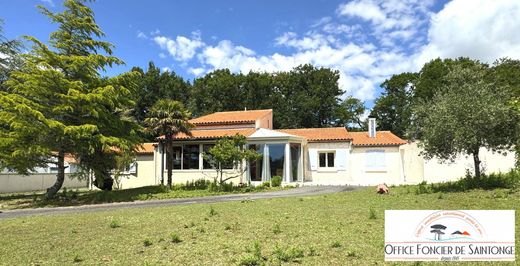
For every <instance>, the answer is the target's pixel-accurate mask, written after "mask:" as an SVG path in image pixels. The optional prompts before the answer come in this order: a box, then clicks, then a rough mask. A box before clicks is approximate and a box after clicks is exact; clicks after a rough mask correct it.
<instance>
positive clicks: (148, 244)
mask: <svg viewBox="0 0 520 266" xmlns="http://www.w3.org/2000/svg"><path fill="white" fill-rule="evenodd" d="M152 244H153V243H152V241H151V240H150V239H145V240H144V241H143V245H144V246H145V247H149V246H151V245H152Z"/></svg>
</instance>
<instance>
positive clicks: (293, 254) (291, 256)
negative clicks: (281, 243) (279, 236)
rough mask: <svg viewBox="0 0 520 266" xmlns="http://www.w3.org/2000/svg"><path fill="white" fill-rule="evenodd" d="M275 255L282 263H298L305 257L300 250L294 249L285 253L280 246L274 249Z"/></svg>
mask: <svg viewBox="0 0 520 266" xmlns="http://www.w3.org/2000/svg"><path fill="white" fill-rule="evenodd" d="M274 255H275V256H276V258H277V259H279V260H280V261H282V262H297V261H298V260H299V259H301V258H303V257H304V256H305V254H304V252H303V250H302V249H300V248H296V247H292V248H289V249H287V250H286V251H285V250H283V249H281V248H280V247H278V246H276V247H275V248H274Z"/></svg>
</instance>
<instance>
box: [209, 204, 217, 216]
mask: <svg viewBox="0 0 520 266" xmlns="http://www.w3.org/2000/svg"><path fill="white" fill-rule="evenodd" d="M215 215H217V211H215V209H213V206H210V207H209V216H210V217H211V216H215Z"/></svg>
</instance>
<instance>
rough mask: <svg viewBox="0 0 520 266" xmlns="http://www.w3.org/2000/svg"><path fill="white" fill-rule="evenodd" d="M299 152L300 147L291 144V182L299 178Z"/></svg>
mask: <svg viewBox="0 0 520 266" xmlns="http://www.w3.org/2000/svg"><path fill="white" fill-rule="evenodd" d="M300 152H301V146H300V144H293V143H291V173H292V176H291V178H292V180H291V181H293V182H294V181H298V176H299V169H300V168H299V162H300Z"/></svg>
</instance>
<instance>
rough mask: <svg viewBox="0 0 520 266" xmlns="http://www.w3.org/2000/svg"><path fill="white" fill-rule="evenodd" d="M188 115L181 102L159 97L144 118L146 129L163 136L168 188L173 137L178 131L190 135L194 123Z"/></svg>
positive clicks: (170, 175) (171, 163)
mask: <svg viewBox="0 0 520 266" xmlns="http://www.w3.org/2000/svg"><path fill="white" fill-rule="evenodd" d="M190 116H191V114H190V112H188V111H187V110H186V109H185V108H184V105H183V104H182V103H181V102H178V101H174V100H168V99H161V100H158V101H157V102H156V103H155V104H154V105H153V106H152V108H150V110H149V114H148V115H147V118H146V119H145V120H144V122H145V124H146V125H147V130H148V131H150V132H152V133H153V134H154V135H156V136H164V137H162V138H161V141H162V142H163V143H164V145H165V146H166V168H167V169H168V188H172V168H173V137H174V136H175V135H176V134H179V133H184V134H187V135H188V136H191V129H192V128H193V127H194V125H193V124H191V123H190V122H189V121H188V119H189V118H190Z"/></svg>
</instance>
